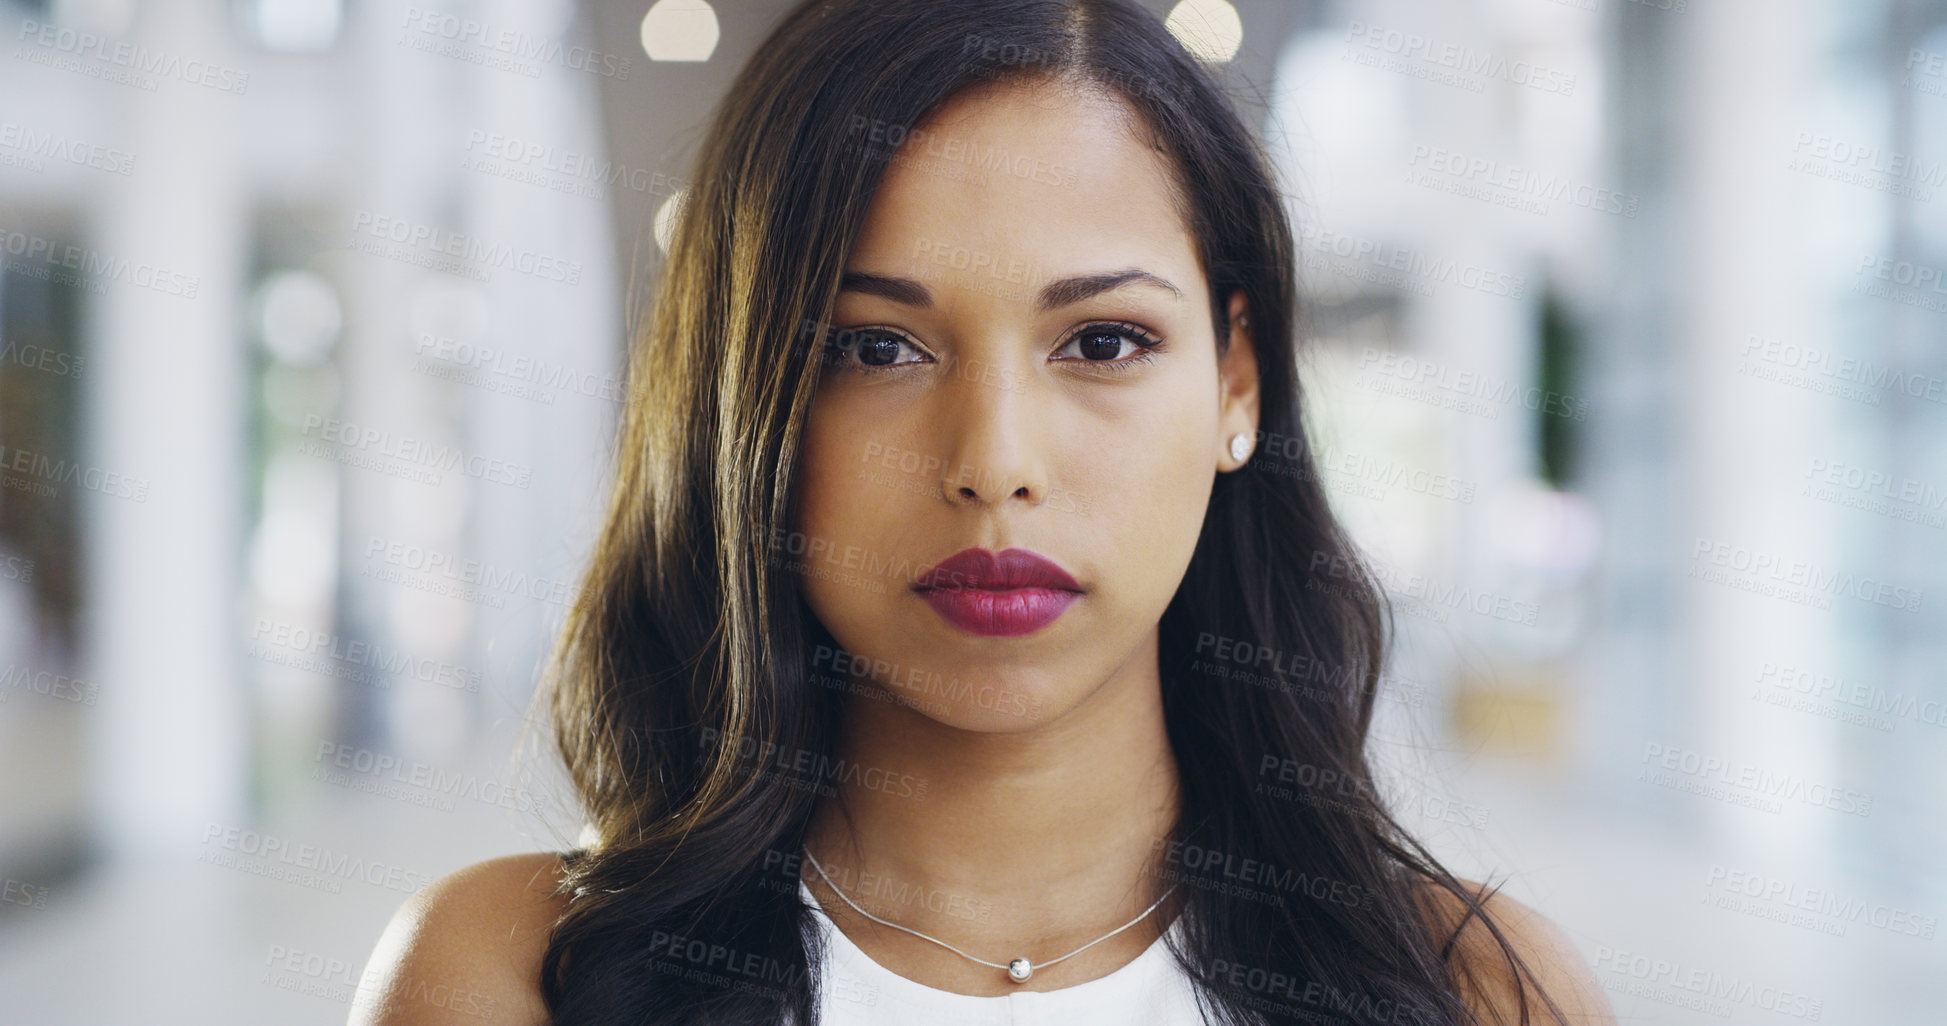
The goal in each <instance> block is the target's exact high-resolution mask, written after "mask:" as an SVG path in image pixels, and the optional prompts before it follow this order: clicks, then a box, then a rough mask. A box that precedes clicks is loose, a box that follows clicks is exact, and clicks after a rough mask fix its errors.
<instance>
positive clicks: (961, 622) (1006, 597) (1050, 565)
mask: <svg viewBox="0 0 1947 1026" xmlns="http://www.w3.org/2000/svg"><path fill="white" fill-rule="evenodd" d="M913 590H914V591H915V592H917V593H919V597H920V598H922V599H924V600H926V604H927V605H929V606H931V607H933V612H935V613H938V614H939V616H940V619H942V620H945V621H946V622H947V623H949V624H951V625H953V626H954V627H955V628H957V629H959V630H962V631H965V632H966V633H968V634H974V635H979V636H982V637H1020V636H1021V635H1024V634H1033V633H1034V632H1036V631H1038V630H1040V629H1042V628H1043V627H1046V626H1048V625H1049V624H1051V623H1054V622H1055V621H1056V620H1058V619H1060V618H1061V614H1062V612H1063V611H1064V610H1066V609H1067V608H1068V607H1069V606H1070V605H1072V604H1073V603H1074V602H1075V601H1076V600H1077V599H1079V598H1081V597H1082V586H1081V585H1079V584H1076V583H1075V579H1074V578H1073V577H1070V576H1069V575H1068V571H1066V570H1063V569H1062V568H1061V567H1059V566H1056V565H1055V563H1054V562H1053V561H1052V560H1049V559H1046V558H1044V557H1042V556H1038V555H1036V554H1034V553H1032V552H1029V551H1028V550H1026V549H1002V550H1001V551H1000V552H999V553H993V552H989V551H987V550H986V549H965V550H962V551H960V552H956V553H954V554H953V555H952V556H949V557H947V558H946V559H945V560H943V561H942V562H941V563H940V564H939V565H937V566H932V567H928V568H927V569H926V570H925V571H924V572H922V573H921V574H920V575H919V579H918V580H916V581H915V582H914V583H913Z"/></svg>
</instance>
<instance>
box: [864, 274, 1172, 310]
mask: <svg viewBox="0 0 1947 1026" xmlns="http://www.w3.org/2000/svg"><path fill="white" fill-rule="evenodd" d="M1124 285H1150V286H1154V287H1156V288H1160V289H1167V290H1169V293H1170V294H1171V295H1173V296H1175V297H1176V298H1178V299H1181V298H1183V290H1182V289H1179V288H1177V287H1176V286H1175V285H1172V284H1170V283H1169V282H1168V281H1166V280H1165V279H1163V278H1160V277H1157V276H1156V275H1154V274H1151V273H1149V272H1148V271H1145V270H1143V269H1141V268H1139V267H1131V268H1127V269H1125V270H1121V271H1106V272H1103V273H1101V274H1078V275H1074V276H1073V277H1068V278H1059V279H1056V280H1055V281H1051V282H1049V283H1048V284H1047V285H1044V286H1042V289H1041V295H1040V296H1039V297H1038V298H1037V299H1036V300H1035V309H1036V310H1038V311H1040V312H1042V313H1046V312H1047V311H1049V310H1057V309H1060V308H1061V307H1064V306H1068V305H1070V304H1072V303H1079V302H1081V301H1082V300H1084V299H1088V298H1091V297H1093V296H1098V295H1101V294H1102V293H1104V292H1108V291H1110V290H1112V289H1118V288H1121V287H1122V286H1124ZM838 289H839V291H840V292H863V293H865V294H867V295H871V296H881V297H884V298H886V299H890V300H892V301H893V302H895V303H903V304H905V305H907V306H932V305H933V293H932V292H930V291H928V290H927V288H926V286H924V285H922V284H920V283H919V282H916V281H914V280H913V279H911V278H895V277H891V276H889V275H884V274H872V273H870V272H867V271H847V272H845V276H844V277H843V278H841V279H839V286H838Z"/></svg>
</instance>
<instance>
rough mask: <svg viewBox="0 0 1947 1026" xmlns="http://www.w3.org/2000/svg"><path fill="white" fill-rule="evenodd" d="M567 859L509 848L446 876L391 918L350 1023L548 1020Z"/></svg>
mask: <svg viewBox="0 0 1947 1026" xmlns="http://www.w3.org/2000/svg"><path fill="white" fill-rule="evenodd" d="M561 870H562V864H561V858H560V856H558V855H554V854H552V853H547V852H540V853H535V854H529V855H509V856H506V857H504V858H497V859H488V860H487V861H485V862H477V863H475V864H473V865H471V866H468V867H466V868H465V869H461V870H459V871H457V872H454V873H451V874H449V875H447V876H443V877H441V878H440V879H438V880H435V881H433V883H432V884H431V885H429V886H427V887H426V888H425V889H424V890H422V891H420V892H419V893H417V894H414V895H413V896H412V897H411V898H409V899H407V900H406V902H405V904H403V905H401V906H400V907H399V910H398V911H397V912H395V913H393V915H392V921H391V922H390V923H388V924H387V925H386V928H385V933H384V934H383V935H382V936H381V937H380V938H379V942H378V946H377V947H376V948H375V949H374V950H373V952H372V958H371V961H370V962H368V963H367V964H366V967H365V972H364V974H363V975H362V976H361V977H360V978H359V983H358V993H357V995H356V996H355V997H354V998H353V999H352V1014H351V1022H350V1026H433V1024H445V1023H469V1024H474V1026H478V1024H480V1023H483V1022H484V1023H490V1024H508V1026H514V1024H519V1026H528V1024H537V1023H546V1022H547V1021H548V1013H547V1006H546V1005H544V1004H543V1003H542V1001H541V986H540V980H541V956H542V954H543V953H544V952H545V951H546V950H547V944H548V937H549V934H550V933H551V932H552V930H553V927H554V923H555V920H556V919H557V918H558V917H559V916H560V915H561V913H562V912H563V911H564V910H565V909H566V908H567V899H566V898H565V897H561V896H557V895H556V894H555V893H554V890H555V886H556V884H557V883H558V882H559V880H560V874H561Z"/></svg>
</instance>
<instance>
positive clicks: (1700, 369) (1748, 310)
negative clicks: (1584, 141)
mask: <svg viewBox="0 0 1947 1026" xmlns="http://www.w3.org/2000/svg"><path fill="white" fill-rule="evenodd" d="M1813 8H1814V5H1812V4H1810V3H1805V2H1790V3H1769V2H1759V0H1742V2H1725V3H1709V4H1695V5H1692V6H1691V7H1690V9H1689V11H1688V13H1687V14H1685V15H1683V18H1684V19H1685V23H1684V24H1683V25H1682V27H1681V28H1680V29H1678V30H1677V32H1678V35H1677V37H1676V39H1677V45H1675V46H1673V47H1672V48H1671V50H1670V53H1671V55H1672V56H1673V57H1674V58H1675V60H1674V61H1673V62H1672V67H1673V68H1674V69H1675V74H1676V75H1677V76H1678V77H1679V79H1680V80H1681V81H1682V82H1683V83H1684V87H1685V95H1687V96H1688V97H1689V102H1688V103H1685V104H1683V105H1682V106H1681V107H1680V108H1678V109H1679V110H1680V111H1681V114H1680V117H1681V118H1682V120H1681V122H1680V123H1679V125H1678V126H1677V137H1676V140H1675V142H1676V146H1675V147H1674V150H1673V154H1672V155H1673V158H1674V162H1675V163H1676V165H1677V166H1676V168H1675V177H1674V185H1675V187H1676V189H1677V190H1678V195H1679V197H1680V202H1681V204H1682V211H1683V213H1682V217H1681V220H1680V222H1679V223H1680V225H1681V227H1679V228H1678V229H1677V231H1676V232H1675V234H1674V236H1673V240H1672V241H1674V243H1675V247H1674V251H1675V252H1681V253H1684V254H1687V255H1688V256H1689V258H1690V260H1691V261H1692V263H1691V265H1690V267H1689V268H1688V269H1687V273H1685V274H1684V276H1683V278H1682V279H1681V280H1682V281H1683V282H1684V283H1685V286H1684V288H1683V290H1682V291H1681V292H1680V293H1679V294H1678V295H1677V296H1676V297H1674V298H1675V304H1674V310H1675V315H1676V318H1677V321H1676V332H1675V334H1674V339H1673V340H1674V341H1675V342H1676V343H1677V345H1678V347H1679V348H1678V351H1677V352H1676V353H1675V354H1673V357H1674V358H1673V359H1672V361H1671V364H1670V367H1671V370H1672V371H1673V372H1674V373H1675V374H1676V375H1677V376H1678V377H1677V380H1676V381H1675V382H1674V385H1675V388H1674V396H1675V398H1676V401H1677V408H1676V410H1675V414H1676V415H1675V418H1674V426H1675V428H1676V430H1678V431H1679V432H1680V434H1681V436H1682V438H1683V439H1684V447H1683V449H1682V452H1683V459H1682V463H1681V465H1682V467H1683V469H1682V473H1683V475H1684V477H1685V479H1686V481H1685V485H1686V487H1685V489H1684V492H1685V494H1686V495H1687V497H1688V508H1687V509H1685V511H1684V512H1685V518H1684V519H1685V521H1686V524H1685V527H1684V529H1683V531H1682V532H1681V533H1680V534H1678V535H1677V536H1676V537H1674V538H1671V539H1669V542H1670V543H1671V544H1672V547H1671V548H1670V549H1668V550H1666V552H1665V555H1666V558H1668V559H1673V560H1675V561H1676V563H1677V565H1678V566H1679V567H1680V568H1681V571H1682V573H1684V574H1686V575H1687V574H1689V573H1690V572H1691V571H1693V570H1694V571H1695V572H1696V576H1695V577H1690V576H1683V577H1679V578H1678V584H1679V587H1678V589H1677V590H1676V594H1677V595H1678V596H1679V597H1680V604H1679V606H1678V608H1679V610H1680V620H1679V621H1678V622H1679V624H1680V625H1681V629H1682V630H1683V631H1684V632H1686V633H1688V635H1689V636H1690V644H1689V646H1688V658H1687V660H1686V665H1685V666H1684V669H1683V671H1682V676H1681V678H1680V679H1681V680H1682V681H1683V682H1684V683H1685V685H1686V686H1687V688H1688V691H1689V694H1688V695H1686V696H1683V698H1682V701H1683V702H1685V703H1687V704H1688V705H1690V706H1691V709H1692V712H1693V717H1694V720H1693V721H1694V723H1695V728H1694V733H1692V734H1691V735H1690V736H1687V737H1686V736H1682V735H1678V734H1676V733H1675V732H1673V731H1671V730H1667V729H1658V728H1656V727H1653V728H1652V731H1651V733H1650V734H1649V735H1648V739H1649V740H1653V741H1660V742H1662V743H1664V744H1666V745H1667V744H1677V745H1681V746H1684V747H1685V748H1688V749H1693V750H1695V751H1696V752H1697V754H1698V755H1699V756H1701V757H1703V758H1704V759H1713V758H1714V759H1720V760H1724V761H1725V762H1726V763H1728V764H1730V765H1732V766H1752V767H1756V768H1758V769H1760V770H1768V771H1770V772H1771V773H1773V774H1796V775H1801V776H1803V777H1804V778H1805V779H1806V781H1807V782H1808V784H1809V783H1810V782H1823V783H1827V784H1831V783H1836V782H1837V779H1836V778H1837V777H1838V776H1839V774H1838V773H1837V772H1836V771H1835V760H1834V754H1835V752H1834V749H1835V745H1834V739H1833V730H1832V726H1831V724H1830V723H1829V722H1827V721H1824V720H1822V719H1819V718H1816V717H1811V716H1804V715H1781V714H1780V711H1779V710H1775V709H1771V708H1767V707H1766V706H1764V705H1762V704H1761V703H1758V702H1755V701H1753V700H1752V694H1753V692H1754V690H1755V689H1756V688H1758V687H1759V686H1761V685H1760V683H1759V673H1760V669H1761V667H1762V666H1763V665H1764V664H1765V663H1775V664H1781V665H1831V662H1832V659H1833V655H1834V639H1835V636H1836V628H1837V626H1838V622H1839V618H1841V617H1845V616H1850V615H1851V613H1852V611H1851V610H1849V609H1846V608H1845V605H1846V604H1848V603H1850V602H1852V601H1853V600H1852V599H1850V598H1848V597H1845V596H1843V595H1836V594H1835V595H1830V596H1829V602H1827V603H1826V606H1825V608H1819V607H1818V606H1817V605H1814V604H1811V603H1808V602H1799V601H1791V600H1788V599H1787V598H1784V597H1780V596H1779V595H1775V594H1766V593H1764V592H1761V591H1756V590H1750V589H1749V588H1746V587H1741V586H1737V585H1735V584H1733V583H1731V582H1728V581H1724V580H1706V579H1704V578H1705V576H1706V574H1711V575H1713V576H1717V575H1722V573H1723V571H1725V570H1726V569H1727V568H1726V567H1725V566H1723V565H1722V562H1721V561H1720V560H1719V559H1718V558H1717V557H1716V553H1718V552H1721V551H1723V550H1722V549H1721V548H1720V547H1721V546H1730V547H1731V549H1730V551H1731V552H1733V553H1735V552H1737V551H1739V550H1744V551H1748V552H1749V553H1751V554H1752V556H1751V559H1752V561H1753V562H1755V561H1756V560H1757V559H1758V558H1759V557H1760V556H1761V555H1763V556H1770V557H1771V558H1772V559H1774V560H1775V561H1776V563H1777V564H1778V565H1780V566H1781V567H1784V568H1789V567H1790V566H1791V565H1792V564H1795V563H1804V564H1809V565H1811V566H1814V567H1817V568H1821V569H1822V570H1828V571H1848V570H1851V571H1865V570H1867V569H1872V568H1868V567H1863V566H1859V565H1858V564H1857V563H1855V562H1853V561H1852V559H1851V558H1849V554H1845V553H1841V552H1839V551H1837V546H1836V541H1837V532H1836V526H1837V521H1836V520H1835V518H1834V517H1833V516H1832V515H1831V512H1832V508H1831V507H1830V506H1825V505H1823V504H1816V503H1806V502H1803V501H1800V498H1799V496H1798V494H1797V492H1798V487H1799V482H1800V481H1801V480H1802V479H1803V476H1804V468H1805V465H1806V461H1807V460H1808V459H1809V458H1811V457H1813V456H1816V455H1818V454H1819V453H1821V452H1824V451H1826V448H1827V447H1829V446H1830V445H1831V444H1832V440H1833V432H1834V428H1835V427H1836V425H1837V421H1836V414H1835V402H1836V401H1835V400H1834V399H1833V398H1832V397H1831V396H1827V395H1824V394H1821V393H1818V392H1815V391H1812V390H1808V389H1801V388H1791V387H1786V386H1784V385H1782V384H1781V383H1779V382H1776V381H1767V380H1762V379H1759V378H1757V377H1754V376H1752V375H1748V374H1742V373H1740V365H1741V363H1742V362H1743V361H1744V360H1745V354H1746V350H1747V340H1748V339H1749V338H1750V337H1751V336H1753V335H1758V336H1763V337H1766V338H1776V339H1782V340H1789V341H1791V342H1793V343H1795V344H1798V345H1806V344H1810V345H1813V346H1819V347H1823V346H1826V345H1828V344H1829V343H1828V342H1827V341H1825V340H1824V338H1823V336H1824V335H1825V334H1826V328H1825V326H1826V325H1827V324H1829V322H1828V321H1827V319H1826V317H1825V316H1824V314H1825V312H1826V311H1825V309H1824V296H1823V290H1822V289H1821V288H1820V287H1819V285H1820V281H1821V276H1820V275H1819V274H1818V270H1819V267H1820V266H1822V264H1821V263H1819V262H1822V261H1823V260H1824V259H1825V258H1826V254H1824V253H1822V252H1820V247H1817V246H1808V245H1806V243H1805V240H1806V237H1807V233H1808V231H1809V230H1810V228H1811V223H1812V221H1813V219H1812V218H1809V217H1808V218H1794V217H1792V216H1789V215H1790V212H1791V211H1793V210H1795V209H1802V207H1803V203H1802V201H1801V199H1800V194H1799V186H1801V184H1802V182H1801V181H1800V178H1801V176H1797V175H1794V174H1792V173H1791V172H1790V171H1788V170H1787V169H1786V168H1785V162H1786V159H1787V157H1788V156H1789V147H1790V143H1791V140H1792V138H1793V137H1794V136H1795V135H1796V134H1797V133H1798V132H1800V131H1802V130H1804V129H1805V128H1806V127H1807V125H1806V124H1805V121H1806V119H1807V118H1809V117H1812V116H1814V115H1813V111H1814V110H1815V109H1816V105H1815V104H1814V102H1813V100H1814V94H1813V89H1814V87H1815V85H1816V83H1818V82H1819V81H1820V79H1821V77H1822V75H1821V72H1822V69H1821V67H1820V64H1819V59H1820V57H1821V54H1820V50H1819V46H1820V39H1821V32H1822V31H1823V30H1824V24H1823V18H1824V15H1823V14H1822V13H1821V12H1819V11H1815V10H1814V9H1813ZM1647 13H1652V14H1661V13H1663V12H1660V11H1654V10H1653V9H1652V10H1650V11H1648V12H1647ZM1705 553H1708V555H1704V554H1705ZM1730 562H1731V566H1730V567H1729V568H1728V569H1729V571H1730V573H1729V576H1730V577H1731V578H1734V579H1736V580H1737V581H1740V582H1746V583H1748V582H1749V581H1753V580H1755V581H1761V582H1763V583H1764V584H1765V585H1767V586H1770V585H1774V584H1779V583H1783V582H1782V581H1781V579H1779V578H1776V577H1774V576H1773V575H1772V574H1770V573H1769V572H1765V571H1757V572H1743V571H1739V570H1738V569H1737V564H1738V562H1739V559H1738V558H1737V557H1735V556H1733V557H1732V558H1731V560H1730ZM1792 591H1794V592H1800V593H1816V591H1817V589H1815V588H1812V587H1798V588H1793V589H1792ZM1671 711H1672V712H1675V711H1676V710H1675V709H1672V710H1671ZM1720 782H1721V781H1720ZM1727 790H1739V789H1736V788H1727ZM1686 797H1688V796H1686ZM1699 804H1701V806H1702V812H1703V816H1704V819H1705V821H1706V822H1707V824H1708V827H1709V831H1710V833H1711V834H1712V835H1713V836H1712V838H1711V843H1712V846H1713V847H1712V850H1713V851H1714V852H1719V853H1722V854H1723V855H1725V856H1736V855H1749V856H1751V857H1753V858H1760V857H1762V858H1777V857H1780V853H1781V852H1783V851H1793V850H1796V851H1801V852H1802V851H1804V850H1805V849H1806V848H1807V846H1808V845H1809V843H1810V842H1812V841H1815V840H1817V839H1819V837H1820V835H1824V834H1829V832H1830V831H1831V830H1832V829H1833V828H1835V827H1837V826H1840V825H1841V824H1839V823H1837V820H1838V819H1842V818H1844V817H1840V816H1834V815H1832V814H1831V813H1829V812H1826V811H1825V810H1821V809H1818V808H1816V807H1813V806H1808V805H1806V804H1804V803H1802V802H1795V801H1786V802H1784V806H1785V807H1784V809H1783V811H1782V812H1780V813H1778V814H1766V813H1764V812H1761V811H1754V810H1752V809H1749V808H1745V807H1743V806H1740V805H1736V804H1733V803H1731V802H1727V801H1701V802H1700V803H1699Z"/></svg>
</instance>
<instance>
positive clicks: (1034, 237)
mask: <svg viewBox="0 0 1947 1026" xmlns="http://www.w3.org/2000/svg"><path fill="white" fill-rule="evenodd" d="M875 127H878V128H880V129H881V132H882V139H883V140H885V141H875V142H874V143H873V144H872V145H874V146H875V147H877V148H878V152H881V153H884V152H885V151H886V150H887V149H889V148H891V146H892V145H893V143H894V142H897V143H898V149H897V151H896V152H895V153H894V155H893V159H892V161H891V163H890V165H889V166H888V168H887V172H886V176H885V179H884V182H883V183H882V184H881V186H880V188H879V191H878V193H877V194H876V195H875V196H874V197H873V201H872V206H871V209H870V210H869V211H868V212H867V215H866V224H865V227H864V231H863V233H862V234H861V235H860V237H859V241H858V243H857V245H856V247H855V249H854V252H853V257H852V260H851V267H852V269H866V270H881V269H885V270H890V269H893V268H895V267H910V268H917V269H921V270H924V271H925V272H926V276H927V277H928V278H950V277H952V276H953V275H954V273H955V269H958V270H960V271H971V270H974V269H976V268H983V267H991V266H993V265H995V264H999V265H1002V266H1017V267H1018V266H1027V267H1030V268H1034V269H1035V273H1034V274H1033V275H1032V276H1033V277H1056V276H1060V275H1062V274H1066V273H1072V272H1075V271H1088V270H1097V269H1100V268H1103V267H1107V266H1110V265H1113V266H1116V267H1123V266H1129V265H1140V266H1144V267H1150V266H1151V265H1159V266H1163V267H1168V268H1170V269H1171V270H1173V271H1174V272H1175V275H1174V276H1173V277H1174V280H1176V281H1178V282H1180V283H1183V284H1184V285H1186V286H1187V285H1188V284H1190V282H1191V281H1192V279H1193V274H1194V272H1195V270H1196V269H1197V259H1196V246H1195V242H1194V240H1193V239H1192V238H1191V237H1190V234H1189V229H1188V227H1187V226H1186V225H1185V224H1184V223H1183V221H1182V219H1181V217H1180V216H1179V215H1178V213H1177V210H1176V205H1175V201H1174V199H1173V194H1172V191H1171V188H1170V181H1171V177H1170V176H1171V170H1170V164H1169V160H1168V157H1167V156H1166V155H1165V154H1164V153H1162V152H1161V151H1159V150H1158V149H1156V148H1155V147H1153V146H1152V145H1151V144H1150V143H1149V142H1147V141H1146V140H1145V139H1144V138H1143V137H1141V135H1140V134H1139V133H1142V131H1143V130H1142V122H1141V119H1140V116H1139V115H1138V114H1137V113H1136V111H1135V109H1134V108H1132V107H1130V106H1129V105H1128V103H1127V101H1125V100H1123V99H1122V98H1121V97H1119V96H1117V95H1115V94H1114V93H1111V92H1108V91H1106V90H1103V89H1100V88H1093V87H1081V86H1074V85H1066V84H1056V83H1052V82H1041V81H1035V82H1026V81H1017V82H1008V83H1001V84H993V85H983V86H979V87H976V88H974V89H971V90H968V91H966V92H963V93H960V94H958V95H956V96H955V97H953V98H952V99H950V100H948V101H947V102H946V103H944V104H942V105H941V106H940V107H938V108H937V109H935V110H934V111H933V112H932V114H931V115H929V116H928V117H927V118H926V119H925V120H924V121H922V122H921V123H920V124H918V125H916V126H914V127H913V129H912V131H911V132H910V133H905V134H904V135H903V137H902V135H901V133H899V132H898V131H897V130H896V129H895V130H892V131H890V133H884V130H883V126H875ZM943 254H949V255H951V257H952V258H951V259H947V260H943V259H941V256H942V255H943Z"/></svg>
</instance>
